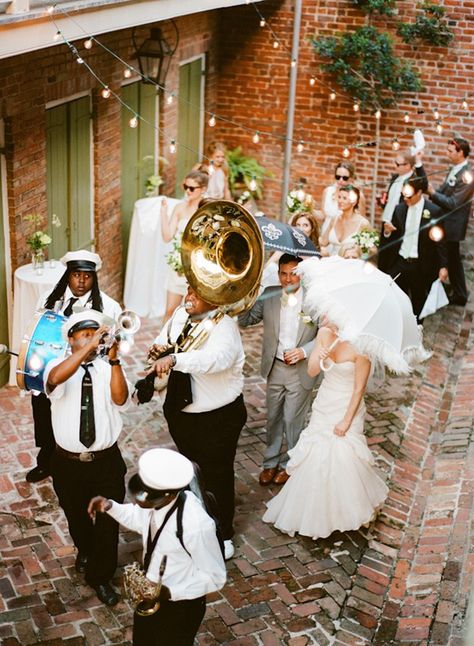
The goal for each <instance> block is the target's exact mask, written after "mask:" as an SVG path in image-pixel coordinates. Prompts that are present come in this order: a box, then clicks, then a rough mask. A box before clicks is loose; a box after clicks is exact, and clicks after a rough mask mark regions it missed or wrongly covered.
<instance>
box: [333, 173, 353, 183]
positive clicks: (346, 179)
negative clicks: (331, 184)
mask: <svg viewBox="0 0 474 646" xmlns="http://www.w3.org/2000/svg"><path fill="white" fill-rule="evenodd" d="M334 177H335V178H336V181H337V180H338V179H343V180H344V181H345V182H348V181H349V180H350V178H351V176H350V175H338V174H337V173H336V174H335V176H334Z"/></svg>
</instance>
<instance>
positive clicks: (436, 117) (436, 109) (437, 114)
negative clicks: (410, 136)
mask: <svg viewBox="0 0 474 646" xmlns="http://www.w3.org/2000/svg"><path fill="white" fill-rule="evenodd" d="M433 117H434V118H435V119H436V120H438V119H439V110H438V108H435V109H434V110H433Z"/></svg>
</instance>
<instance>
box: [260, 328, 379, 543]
mask: <svg viewBox="0 0 474 646" xmlns="http://www.w3.org/2000/svg"><path fill="white" fill-rule="evenodd" d="M335 339H336V329H335V328H334V327H332V326H324V327H322V328H320V330H319V332H318V334H317V337H316V343H315V346H314V349H313V351H312V353H311V355H310V358H309V362H308V373H309V374H310V375H311V376H315V375H317V374H318V373H319V372H320V361H321V360H323V361H326V362H327V361H329V360H332V361H333V362H334V365H333V366H332V368H331V369H330V370H328V371H327V372H326V373H325V374H324V379H323V382H322V384H321V386H320V388H319V391H318V394H317V397H316V399H315V401H314V403H313V408H312V413H311V419H310V422H309V425H308V427H307V428H306V429H305V430H304V431H303V432H302V433H301V435H300V438H299V440H298V443H297V444H296V446H295V447H294V448H293V449H292V450H291V451H290V461H289V462H288V465H287V472H288V474H289V475H290V478H289V480H288V481H287V482H286V484H285V485H284V486H283V489H282V490H281V491H280V493H279V494H278V495H277V496H276V497H275V498H273V499H272V500H270V502H269V503H267V506H268V509H267V511H266V512H265V515H264V516H263V520H264V521H265V522H268V523H273V524H274V525H275V527H277V529H280V530H281V531H283V532H285V533H287V534H289V535H290V536H294V535H295V533H299V534H301V535H303V536H310V537H312V538H313V539H317V538H325V537H326V536H329V535H330V534H332V532H334V531H336V530H339V531H341V532H345V531H350V530H355V529H358V528H359V527H361V526H362V525H365V524H367V523H369V522H370V521H371V520H373V518H375V516H376V514H377V511H378V510H379V508H380V507H381V505H382V503H383V502H384V500H385V498H386V497H387V494H388V488H387V486H386V485H385V483H384V482H383V480H382V479H381V478H380V476H379V475H378V474H377V473H376V471H375V469H374V466H373V465H374V458H373V456H372V453H371V451H370V449H369V447H368V446H367V442H366V439H365V437H364V417H365V404H364V393H365V388H366V385H367V380H368V377H369V373H370V362H369V360H368V359H367V358H366V357H364V356H362V355H359V354H357V353H356V352H355V350H354V348H353V347H352V346H351V345H350V344H349V343H348V342H345V341H344V342H343V341H340V342H339V343H337V345H336V346H335V348H334V349H332V350H329V348H330V347H331V344H332V343H333V341H334V340H335Z"/></svg>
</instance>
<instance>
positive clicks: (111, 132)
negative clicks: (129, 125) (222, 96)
mask: <svg viewBox="0 0 474 646" xmlns="http://www.w3.org/2000/svg"><path fill="white" fill-rule="evenodd" d="M216 20H217V18H216V13H215V12H208V13H201V14H196V15H193V16H188V17H184V18H181V19H178V20H177V25H178V29H179V48H178V50H177V52H176V53H175V55H174V58H173V60H172V64H171V67H170V71H169V75H168V79H167V86H168V87H170V88H172V89H175V90H176V91H177V86H178V75H179V62H180V61H183V60H186V59H189V58H192V57H194V56H197V55H199V54H201V53H206V58H207V61H206V69H207V73H206V96H207V99H208V100H209V101H211V102H215V100H214V98H213V97H214V96H215V94H216V90H215V88H216V82H215V78H214V76H215V58H216V57H215V53H214V51H213V48H214V47H215V33H214V32H215V25H216ZM161 26H162V27H163V31H164V33H165V35H166V36H168V37H169V39H170V41H172V40H173V38H174V30H173V28H172V26H171V25H170V23H164V24H163V25H161ZM149 28H150V25H149V26H147V27H143V28H139V29H137V34H136V37H137V42H138V43H141V42H142V40H144V38H145V37H147V36H148V34H149ZM98 39H99V40H100V42H102V43H103V44H104V45H106V46H107V47H108V48H109V49H111V50H112V51H114V52H115V53H117V54H118V55H119V56H120V57H121V58H123V59H124V60H126V61H130V62H131V63H132V64H134V65H136V61H133V60H132V58H131V57H132V54H133V51H134V50H133V45H132V39H131V30H123V31H119V32H115V33H109V34H104V35H101V36H98ZM75 45H76V46H77V48H78V50H79V53H80V54H81V55H82V56H83V57H84V59H85V60H86V61H87V62H88V63H89V64H90V66H91V67H92V69H93V70H94V71H95V72H96V74H97V75H98V76H99V78H100V79H101V80H103V81H104V82H105V83H106V84H108V85H109V87H110V88H111V89H112V90H113V91H114V92H116V93H117V94H120V87H121V82H122V80H123V65H122V64H121V63H120V62H118V61H116V60H115V59H114V58H113V57H112V56H111V55H110V54H108V53H106V52H105V51H104V50H103V49H102V48H100V47H99V46H97V45H94V46H93V48H92V49H91V50H86V49H84V47H83V43H82V42H81V41H77V42H75ZM101 88H102V86H101V85H100V84H99V83H98V82H97V81H95V79H94V78H93V77H91V75H90V74H89V73H88V72H87V70H86V69H85V67H84V66H81V65H78V64H77V62H75V60H74V59H73V57H72V55H71V54H70V52H69V49H68V47H67V46H66V45H57V46H54V47H51V48H48V49H44V50H40V51H38V52H33V53H29V54H25V55H22V56H17V57H14V58H9V59H5V60H1V61H0V118H3V119H4V120H5V126H6V127H5V130H6V159H7V192H8V204H9V217H10V236H11V253H12V271H14V270H15V269H16V268H17V267H18V266H19V265H22V264H24V263H27V262H29V259H30V254H29V250H28V247H27V244H26V238H27V237H28V235H29V233H30V230H29V226H28V223H26V222H25V221H24V216H25V215H28V214H31V213H39V214H41V215H42V216H43V217H44V223H45V226H46V219H47V199H46V159H45V150H46V138H45V137H46V133H45V109H46V104H47V103H48V102H51V101H62V100H64V101H66V100H68V99H71V98H72V97H74V96H75V95H77V94H79V93H84V92H89V93H90V94H91V96H92V110H93V119H92V124H93V125H92V128H93V175H94V222H95V240H96V249H97V251H98V253H99V254H100V255H101V256H102V259H103V262H104V268H103V270H102V272H101V286H102V287H103V288H104V289H105V290H106V291H107V292H108V293H110V294H111V295H113V296H115V297H116V298H120V297H121V293H122V269H121V253H122V250H121V232H120V227H121V213H120V197H121V195H120V163H121V161H120V155H121V149H120V136H121V134H120V133H121V123H120V114H121V105H120V103H119V102H118V101H117V100H115V99H113V98H112V97H111V98H109V99H107V100H104V99H103V98H102V97H101V95H100V90H101ZM161 104H162V105H161V106H160V128H162V129H163V135H159V142H160V153H161V154H162V155H163V156H164V157H167V158H168V159H169V160H170V162H171V163H170V165H169V167H168V169H167V172H166V180H167V181H166V184H165V186H164V191H163V192H166V191H171V190H173V188H174V183H175V169H174V164H173V160H174V157H173V156H171V155H170V154H169V151H168V144H167V140H166V137H168V138H175V137H176V128H177V109H176V108H177V103H176V101H174V103H173V104H172V105H171V106H170V105H168V104H167V103H166V101H161Z"/></svg>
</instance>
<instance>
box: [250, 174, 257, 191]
mask: <svg viewBox="0 0 474 646" xmlns="http://www.w3.org/2000/svg"><path fill="white" fill-rule="evenodd" d="M257 188H258V187H257V180H256V179H255V177H252V179H251V180H250V182H249V189H250V190H251V191H252V193H253V192H255V191H256V190H257Z"/></svg>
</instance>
